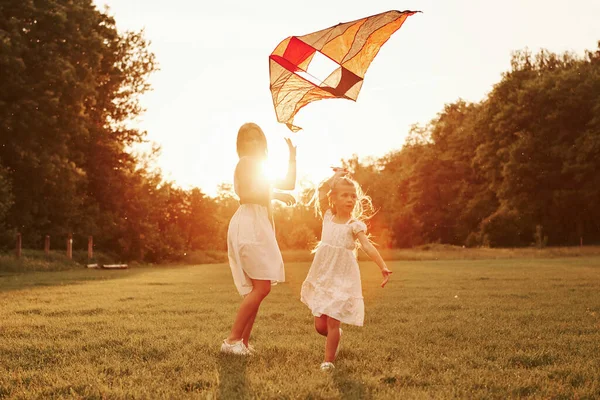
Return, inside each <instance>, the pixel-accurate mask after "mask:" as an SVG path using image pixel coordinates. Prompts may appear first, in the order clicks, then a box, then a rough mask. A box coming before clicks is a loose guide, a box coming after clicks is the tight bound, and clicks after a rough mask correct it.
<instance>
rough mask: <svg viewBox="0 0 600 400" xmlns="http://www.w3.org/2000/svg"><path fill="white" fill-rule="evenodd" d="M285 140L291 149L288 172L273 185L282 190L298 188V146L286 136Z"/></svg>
mask: <svg viewBox="0 0 600 400" xmlns="http://www.w3.org/2000/svg"><path fill="white" fill-rule="evenodd" d="M285 142H286V143H287V145H288V149H289V150H290V160H289V161H288V170H287V174H286V175H285V178H284V179H282V180H277V181H275V183H274V184H273V187H274V188H276V189H281V190H294V189H295V188H296V146H294V145H293V144H292V141H291V140H290V139H289V138H285Z"/></svg>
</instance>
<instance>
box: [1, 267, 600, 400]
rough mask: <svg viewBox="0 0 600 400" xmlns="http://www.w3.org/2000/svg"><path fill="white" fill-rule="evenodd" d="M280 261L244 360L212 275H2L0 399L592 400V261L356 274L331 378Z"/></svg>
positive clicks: (597, 316)
mask: <svg viewBox="0 0 600 400" xmlns="http://www.w3.org/2000/svg"><path fill="white" fill-rule="evenodd" d="M308 266H309V264H308V263H306V262H299V263H288V264H286V273H287V282H286V283H284V284H281V285H278V286H276V287H274V288H273V291H272V292H271V295H270V296H269V297H268V298H267V300H266V302H265V303H264V304H263V306H262V308H261V310H260V312H259V316H258V318H257V323H256V326H255V330H254V337H253V341H254V345H255V347H256V348H257V350H258V354H257V355H256V356H254V357H252V358H237V357H235V356H224V355H221V354H220V353H219V352H218V349H219V345H220V342H221V340H222V339H223V338H224V337H225V336H226V335H227V333H228V330H229V328H230V326H231V322H232V320H233V316H234V313H235V311H236V309H237V306H238V304H239V301H240V298H239V296H238V295H237V293H236V292H235V288H234V286H233V283H232V280H231V275H230V272H229V268H228V267H227V265H224V264H214V265H199V266H185V267H160V268H158V267H154V268H134V269H130V270H123V271H102V270H71V271H59V272H33V273H26V274H19V273H13V272H2V273H1V274H0V304H1V308H0V321H1V322H0V398H15V399H19V398H44V399H45V398H90V399H94V398H95V399H101V398H109V399H110V398H168V399H180V398H199V399H209V398H219V399H237V398H259V399H271V398H273V399H295V398H300V399H319V398H344V399H346V398H350V399H355V398H356V399H363V398H365V399H410V398H486V399H487V398H497V399H504V398H524V397H533V398H544V399H546V398H556V399H561V398H564V399H567V398H581V399H583V398H589V399H592V398H600V355H599V354H600V257H599V256H585V255H584V256H579V257H568V258H567V257H565V258H560V257H554V258H532V257H528V258H505V259H493V260H467V259H455V260H439V261H436V260H424V261H395V262H390V263H389V266H390V268H391V269H392V270H394V275H393V278H392V281H391V282H390V284H389V286H388V287H386V288H385V289H381V288H379V286H378V285H379V280H380V278H379V276H378V274H377V267H376V266H375V265H374V264H371V263H368V262H361V268H362V273H363V291H364V296H365V304H366V320H365V326H364V327H361V328H358V327H351V326H346V327H344V337H343V342H342V349H341V352H340V355H339V358H338V360H337V361H336V367H337V368H336V369H335V370H334V371H333V372H332V373H324V372H321V371H320V370H319V368H318V367H319V364H320V362H321V361H322V357H323V355H322V353H323V346H324V339H323V338H322V337H320V336H319V335H317V334H316V333H315V332H314V330H313V327H312V317H311V315H310V313H309V312H308V310H307V309H306V308H305V306H304V305H303V304H301V303H300V301H299V299H298V298H299V291H300V285H301V283H302V280H303V279H304V277H305V276H306V271H307V269H308Z"/></svg>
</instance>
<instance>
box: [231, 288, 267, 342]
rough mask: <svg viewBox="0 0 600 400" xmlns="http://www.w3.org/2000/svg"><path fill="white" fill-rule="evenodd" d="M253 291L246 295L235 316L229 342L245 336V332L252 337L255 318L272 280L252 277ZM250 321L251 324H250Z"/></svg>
mask: <svg viewBox="0 0 600 400" xmlns="http://www.w3.org/2000/svg"><path fill="white" fill-rule="evenodd" d="M252 286H253V287H252V291H251V292H250V293H248V294H247V295H246V297H244V300H242V304H240V308H239V310H238V312H237V315H236V316H235V320H234V322H233V326H232V327H231V333H230V334H229V336H228V337H227V341H228V342H229V343H233V342H237V341H239V340H241V339H243V338H244V332H247V334H248V336H247V337H246V338H248V337H250V332H251V331H252V325H253V324H254V318H256V313H257V312H258V308H259V307H260V303H261V302H262V301H263V300H264V298H265V297H267V295H268V294H269V292H270V291H271V281H263V280H256V279H252ZM249 323H250V324H249Z"/></svg>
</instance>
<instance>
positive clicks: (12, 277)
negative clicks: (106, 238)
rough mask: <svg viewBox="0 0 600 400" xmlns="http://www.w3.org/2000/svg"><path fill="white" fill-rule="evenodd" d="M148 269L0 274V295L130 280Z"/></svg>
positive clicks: (148, 269)
mask: <svg viewBox="0 0 600 400" xmlns="http://www.w3.org/2000/svg"><path fill="white" fill-rule="evenodd" d="M150 270H151V269H150V268H132V269H124V270H96V269H87V268H82V269H77V270H70V271H52V272H24V273H19V272H0V293H2V292H9V291H13V290H23V289H32V288H36V287H48V286H67V285H77V284H82V283H86V282H93V281H105V280H113V279H122V278H130V277H132V276H135V275H140V274H143V273H146V272H149V271H150Z"/></svg>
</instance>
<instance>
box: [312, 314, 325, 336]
mask: <svg viewBox="0 0 600 400" xmlns="http://www.w3.org/2000/svg"><path fill="white" fill-rule="evenodd" d="M315 329H316V330H317V332H318V333H319V335H323V336H327V315H321V316H320V317H315Z"/></svg>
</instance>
